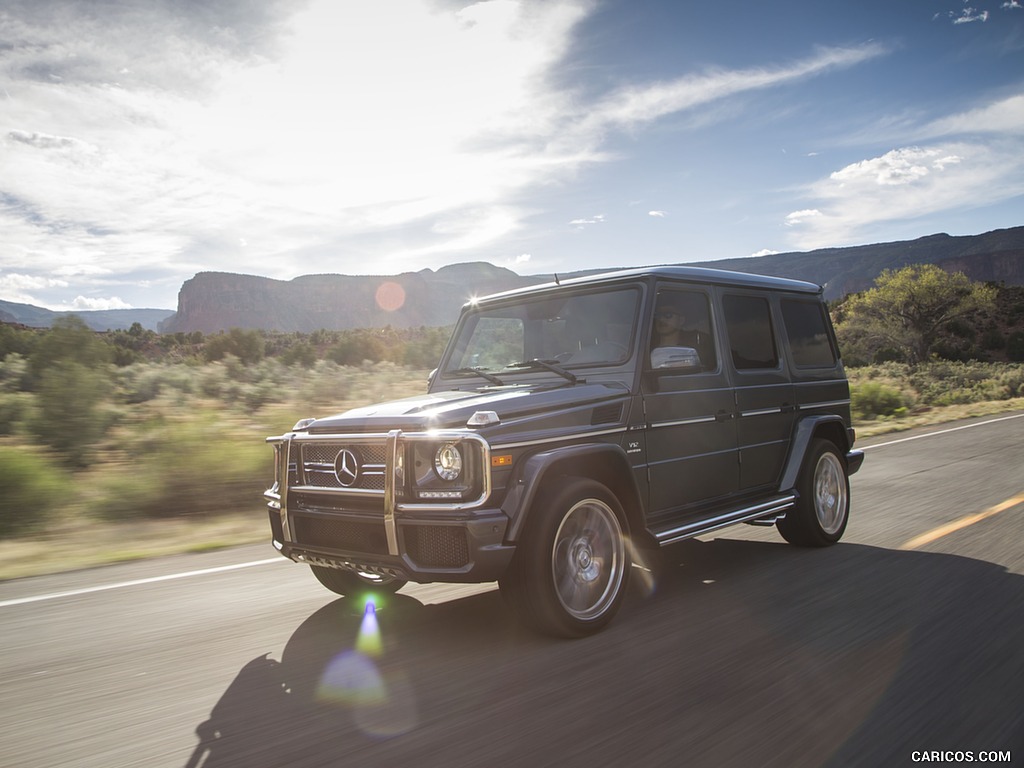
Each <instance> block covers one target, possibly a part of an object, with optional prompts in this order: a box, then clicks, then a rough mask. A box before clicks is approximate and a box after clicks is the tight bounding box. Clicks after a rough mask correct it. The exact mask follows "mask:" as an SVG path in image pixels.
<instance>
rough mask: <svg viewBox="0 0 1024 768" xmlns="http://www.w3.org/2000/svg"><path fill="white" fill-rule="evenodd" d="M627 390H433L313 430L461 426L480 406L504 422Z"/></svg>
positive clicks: (609, 386) (319, 423) (603, 386)
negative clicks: (492, 412) (495, 414)
mask: <svg viewBox="0 0 1024 768" xmlns="http://www.w3.org/2000/svg"><path fill="white" fill-rule="evenodd" d="M627 394H628V389H627V388H626V387H625V386H623V385H621V384H616V383H595V384H576V385H571V386H567V385H556V386H552V385H551V384H550V383H548V384H545V385H540V384H538V385H524V386H508V387H487V388H483V389H478V390H472V391H461V390H458V391H444V392H430V393H427V394H423V395H417V396H414V397H406V398H403V399H401V400H392V401H389V402H384V403H376V404H374V405H367V406H363V407H360V408H353V409H352V410H350V411H346V412H345V413H341V414H338V415H335V416H329V417H326V418H322V419H316V420H315V421H314V422H312V423H311V424H310V425H309V427H308V429H309V431H310V432H313V433H324V432H349V431H358V432H377V431H381V432H386V431H388V430H390V429H402V430H405V431H419V430H425V429H458V428H462V427H465V426H466V421H467V420H468V419H469V418H470V417H471V416H472V415H473V414H474V413H476V412H477V411H494V412H495V413H497V414H498V418H499V419H500V420H501V422H502V423H507V422H509V421H510V420H514V419H519V418H525V417H529V416H536V415H538V414H543V413H547V412H552V411H560V410H564V409H566V408H579V407H581V406H592V405H594V404H595V403H600V402H602V401H605V400H611V399H617V398H621V397H623V396H624V395H627Z"/></svg>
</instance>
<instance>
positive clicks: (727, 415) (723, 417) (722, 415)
mask: <svg viewBox="0 0 1024 768" xmlns="http://www.w3.org/2000/svg"><path fill="white" fill-rule="evenodd" d="M732 417H733V414H732V412H731V411H719V412H718V413H716V414H715V421H728V420H729V419H731V418H732Z"/></svg>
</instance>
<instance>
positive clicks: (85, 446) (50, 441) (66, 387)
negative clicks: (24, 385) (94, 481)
mask: <svg viewBox="0 0 1024 768" xmlns="http://www.w3.org/2000/svg"><path fill="white" fill-rule="evenodd" d="M109 394H110V378H109V376H107V375H106V372H105V371H101V370H95V369H90V368H86V367H85V366H84V365H82V364H80V363H76V362H71V361H67V360H65V361H61V362H59V363H56V364H54V365H53V366H51V367H50V368H47V369H46V370H45V371H44V372H43V374H42V376H41V378H40V380H39V384H38V386H37V393H36V405H37V413H36V415H35V416H34V417H33V419H32V420H31V423H30V424H29V429H30V430H31V432H32V433H33V434H35V435H36V437H38V438H39V439H40V440H42V441H43V442H44V443H46V444H47V445H49V446H50V447H52V448H53V449H54V450H56V451H57V452H58V453H60V454H61V455H62V456H63V458H64V461H65V463H66V464H68V465H69V466H73V467H84V466H88V464H89V462H90V461H91V450H90V449H91V448H92V446H93V445H94V444H95V443H96V442H97V441H98V440H99V439H100V438H101V437H102V436H103V434H104V433H105V432H106V431H107V429H108V428H109V427H110V425H111V415H110V412H109V410H108V409H106V408H105V407H104V406H105V404H106V402H107V400H108V398H109Z"/></svg>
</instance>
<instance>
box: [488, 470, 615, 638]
mask: <svg viewBox="0 0 1024 768" xmlns="http://www.w3.org/2000/svg"><path fill="white" fill-rule="evenodd" d="M628 533H629V528H628V524H627V522H626V516H625V515H624V514H623V511H622V506H621V505H620V504H619V501H618V499H616V498H615V496H614V494H612V492H611V491H609V490H608V489H607V488H606V487H605V486H603V485H601V484H600V483H598V482H595V481H593V480H588V479H585V478H565V482H564V483H561V484H560V487H559V488H558V489H557V490H556V491H554V493H553V495H552V496H551V498H550V499H548V500H547V501H546V502H544V503H543V504H542V505H540V506H538V507H536V508H535V509H533V510H532V512H531V516H530V519H529V521H528V522H527V525H526V530H525V531H524V533H523V537H522V539H521V540H520V542H519V545H518V547H517V549H516V554H515V557H513V559H512V562H511V564H510V565H509V569H508V572H507V573H506V574H505V575H504V576H503V577H502V578H501V579H500V580H499V582H498V584H499V586H500V588H501V593H502V596H503V597H504V598H505V600H506V601H507V602H508V604H509V605H510V607H511V608H512V609H513V611H514V612H515V613H516V614H517V615H518V616H519V618H520V619H521V620H522V621H523V622H524V623H525V624H527V625H528V626H530V627H532V628H534V629H536V630H538V631H540V632H543V633H544V634H550V635H557V636H562V637H580V636H583V635H588V634H591V633H593V632H596V631H598V630H599V629H601V628H603V627H604V626H605V625H607V624H608V622H610V621H611V620H612V618H613V617H614V616H615V614H616V612H617V611H618V609H619V606H620V605H621V604H622V600H623V597H624V596H625V592H626V584H627V582H628V577H629V569H630V558H629V548H628V546H627V539H628Z"/></svg>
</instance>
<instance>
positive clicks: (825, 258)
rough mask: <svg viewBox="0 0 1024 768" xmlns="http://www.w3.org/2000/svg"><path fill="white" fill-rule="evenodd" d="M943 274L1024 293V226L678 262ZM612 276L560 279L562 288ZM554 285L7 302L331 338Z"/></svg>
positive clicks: (484, 272)
mask: <svg viewBox="0 0 1024 768" xmlns="http://www.w3.org/2000/svg"><path fill="white" fill-rule="evenodd" d="M917 263H930V264H937V265H938V266H940V267H942V268H943V269H946V270H948V271H951V272H964V273H965V274H966V275H967V276H968V277H970V278H971V279H972V280H980V281H987V282H996V283H999V282H1002V283H1005V284H1006V285H1024V226H1021V227H1013V228H1010V229H998V230H994V231H992V232H986V233H984V234H980V235H966V236H957V237H953V236H950V235H946V234H937V235H928V236H926V237H921V238H918V239H917V240H906V241H900V242H893V243H879V244H875V245H859V246H851V247H847V248H822V249H819V250H816V251H806V252H795V253H776V254H770V255H767V256H751V257H748V258H736V259H723V260H719V261H701V262H678V264H679V265H680V266H686V265H689V266H701V267H712V268H716V269H733V270H737V271H739V272H752V273H757V274H763V275H774V276H778V277H792V278H797V279H800V280H808V281H810V282H813V283H818V284H819V285H822V286H824V288H825V296H826V298H828V299H836V298H840V297H842V296H845V295H846V294H848V293H853V292H856V291H862V290H864V289H866V288H870V287H871V285H872V284H873V283H874V280H875V278H876V277H878V275H879V274H881V272H882V271H883V270H885V269H899V268H901V267H904V266H906V265H908V264H917ZM604 271H608V270H606V269H600V270H596V269H595V270H583V271H576V272H566V273H561V272H560V273H559V277H560V278H563V279H564V278H568V277H577V276H581V275H585V274H594V273H596V272H604ZM553 277H554V276H553V275H550V274H547V275H525V276H524V275H519V274H517V273H515V272H513V271H512V270H510V269H505V268H503V267H497V266H494V265H493V264H489V263H486V262H470V263H462V264H452V265H449V266H446V267H442V268H441V269H438V270H436V271H435V270H431V269H424V270H420V271H419V272H406V273H403V274H400V275H377V276H370V275H340V274H325V275H303V276H301V277H297V278H295V279H293V280H287V281H285V280H274V279H271V278H268V277H258V276H255V275H244V274H235V273H229V272H200V273H198V274H197V275H195V276H194V277H192V278H191V279H189V280H186V281H185V283H184V284H183V285H182V287H181V290H180V291H179V293H178V309H177V311H176V312H172V311H171V310H167V309H115V310H97V311H88V312H74V313H71V312H54V311H51V310H48V309H42V308H40V307H33V306H31V305H28V304H16V303H13V302H6V301H0V322H8V323H20V324H23V325H28V326H34V327H49V326H50V325H52V324H53V321H54V320H56V319H57V318H58V317H61V316H64V315H68V314H75V315H78V316H79V317H80V318H81V319H82V320H83V321H84V322H85V323H86V324H87V325H88V326H89V327H90V328H93V329H95V330H98V331H104V330H119V329H128V328H130V327H131V326H132V324H133V323H136V322H138V323H140V324H141V325H142V327H143V328H147V329H149V330H158V331H160V332H161V333H177V332H182V333H191V332H193V331H201V332H203V333H216V332H218V331H224V330H228V329H230V328H243V329H262V330H269V331H282V332H302V333H310V332H312V331H315V330H318V329H321V328H324V329H327V330H344V329H349V328H380V327H383V326H386V325H391V326H393V327H396V328H409V327H418V326H444V325H449V324H451V323H453V322H455V320H456V318H457V317H458V313H459V309H460V308H461V307H462V305H463V304H464V303H465V302H466V300H467V299H468V298H469V297H471V296H473V295H478V296H482V295H485V294H488V293H495V292H497V291H504V290H511V289H513V288H521V287H525V286H529V285H536V284H539V283H544V282H550V281H551V280H552V279H553Z"/></svg>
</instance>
